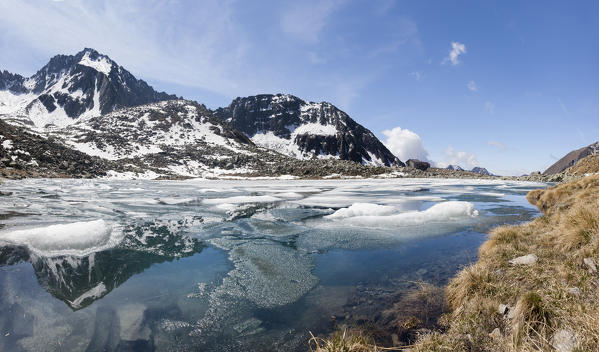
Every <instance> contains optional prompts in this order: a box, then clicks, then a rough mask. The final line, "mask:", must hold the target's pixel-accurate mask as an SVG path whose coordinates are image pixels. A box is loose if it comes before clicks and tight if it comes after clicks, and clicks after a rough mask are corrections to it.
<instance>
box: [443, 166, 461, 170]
mask: <svg viewBox="0 0 599 352" xmlns="http://www.w3.org/2000/svg"><path fill="white" fill-rule="evenodd" d="M446 169H447V170H454V171H464V169H463V168H462V167H461V166H460V165H448V166H447V167H446Z"/></svg>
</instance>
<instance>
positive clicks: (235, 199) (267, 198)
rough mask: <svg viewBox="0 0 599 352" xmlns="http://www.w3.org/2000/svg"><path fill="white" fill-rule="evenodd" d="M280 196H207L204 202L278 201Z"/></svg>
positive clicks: (242, 202)
mask: <svg viewBox="0 0 599 352" xmlns="http://www.w3.org/2000/svg"><path fill="white" fill-rule="evenodd" d="M280 200H281V199H280V198H277V197H273V196H269V195H261V196H234V197H226V198H206V199H204V200H203V201H202V202H203V203H204V204H244V203H270V202H278V201H280Z"/></svg>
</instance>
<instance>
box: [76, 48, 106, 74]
mask: <svg viewBox="0 0 599 352" xmlns="http://www.w3.org/2000/svg"><path fill="white" fill-rule="evenodd" d="M79 64H80V65H83V66H88V67H91V68H93V69H94V70H96V71H98V72H101V73H103V74H105V75H106V76H108V75H109V74H110V70H112V62H110V60H108V59H107V58H105V57H103V56H100V57H98V58H97V59H96V60H93V59H92V58H90V57H89V52H86V53H85V55H84V56H83V58H82V59H81V61H79Z"/></svg>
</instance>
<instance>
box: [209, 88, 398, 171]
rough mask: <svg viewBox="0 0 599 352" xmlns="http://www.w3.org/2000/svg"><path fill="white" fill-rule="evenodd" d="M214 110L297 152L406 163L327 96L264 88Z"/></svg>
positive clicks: (266, 142) (263, 141)
mask: <svg viewBox="0 0 599 352" xmlns="http://www.w3.org/2000/svg"><path fill="white" fill-rule="evenodd" d="M215 113H216V115H217V116H219V117H221V118H222V119H224V120H225V121H227V122H229V123H230V124H231V125H232V126H233V127H234V128H236V129H238V130H240V131H242V132H243V133H245V134H246V135H247V136H248V137H250V138H251V139H252V141H253V142H254V143H255V144H257V145H259V146H262V147H265V148H269V149H273V150H277V151H278V152H280V153H283V154H286V155H289V156H292V157H294V158H299V159H331V158H332V159H341V160H351V161H356V162H359V163H362V164H370V165H387V166H390V165H399V166H403V165H404V164H403V163H402V162H401V161H400V160H399V159H397V157H395V156H394V155H393V154H392V153H391V152H390V151H389V150H388V149H387V148H386V147H385V146H384V145H383V144H382V143H381V142H380V141H379V140H378V139H377V138H376V137H375V135H374V134H373V133H372V132H371V131H369V130H368V129H366V128H364V127H363V126H362V125H360V124H358V123H357V122H356V121H354V120H353V119H352V118H350V117H349V115H347V114H346V113H345V112H343V111H341V110H340V109H338V108H337V107H336V106H334V105H333V104H331V103H328V102H320V103H315V102H309V101H305V100H303V99H301V98H298V97H296V96H293V95H290V94H260V95H255V96H249V97H244V98H236V99H235V100H233V102H232V103H231V104H230V105H229V106H228V107H225V108H220V109H217V110H216V112H215Z"/></svg>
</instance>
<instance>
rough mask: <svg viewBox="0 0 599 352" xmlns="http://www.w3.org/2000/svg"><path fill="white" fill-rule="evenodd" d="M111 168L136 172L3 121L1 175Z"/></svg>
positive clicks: (84, 173)
mask: <svg viewBox="0 0 599 352" xmlns="http://www.w3.org/2000/svg"><path fill="white" fill-rule="evenodd" d="M108 170H120V171H136V170H135V169H134V168H132V167H129V166H124V165H120V164H117V163H114V162H111V161H108V160H103V159H101V158H98V157H94V156H90V155H88V154H85V153H82V152H80V151H77V150H74V149H72V148H69V147H67V146H65V145H64V144H62V143H61V142H60V141H59V140H57V139H55V138H45V137H44V136H41V135H38V134H34V133H32V132H29V131H26V130H25V129H23V128H21V127H16V126H12V125H9V124H7V123H6V122H4V121H2V120H0V176H2V177H6V178H21V177H99V176H104V175H106V172H107V171H108ZM137 171H139V170H137Z"/></svg>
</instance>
